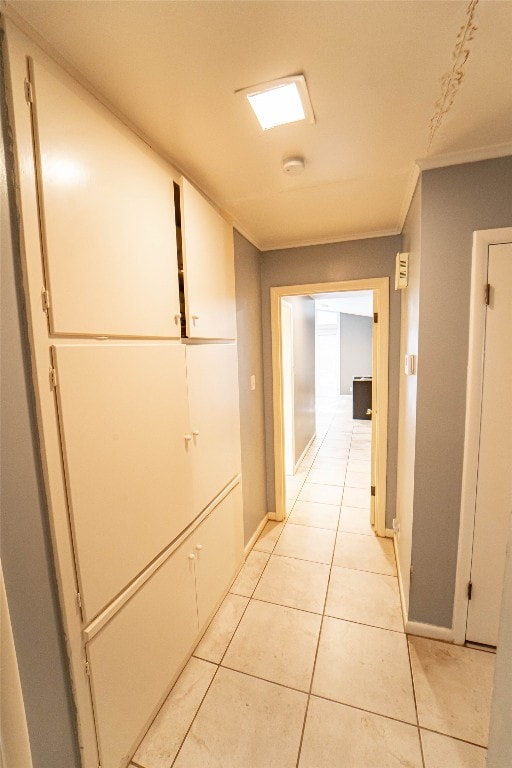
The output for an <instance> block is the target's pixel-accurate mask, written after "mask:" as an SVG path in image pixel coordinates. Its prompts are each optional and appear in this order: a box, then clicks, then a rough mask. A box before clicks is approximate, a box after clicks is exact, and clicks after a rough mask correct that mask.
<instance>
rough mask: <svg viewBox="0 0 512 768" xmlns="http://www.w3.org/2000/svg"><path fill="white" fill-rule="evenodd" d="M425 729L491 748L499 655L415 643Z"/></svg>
mask: <svg viewBox="0 0 512 768" xmlns="http://www.w3.org/2000/svg"><path fill="white" fill-rule="evenodd" d="M409 646H410V649H411V664H412V670H413V675H414V686H415V690H416V700H417V704H418V718H419V722H420V725H422V726H424V727H425V728H430V729H432V730H434V731H440V732H441V733H445V734H447V735H448V736H455V737H456V738H459V739H464V740H465V741H471V742H473V743H475V744H480V745H481V746H484V747H485V746H487V736H488V730H489V712H490V705H491V693H492V683H493V674H494V660H495V657H494V654H491V653H486V652H485V651H477V650H474V649H472V648H463V647H461V646H457V645H450V644H448V643H442V642H439V641H436V640H426V639H425V638H420V637H411V638H410V639H409Z"/></svg>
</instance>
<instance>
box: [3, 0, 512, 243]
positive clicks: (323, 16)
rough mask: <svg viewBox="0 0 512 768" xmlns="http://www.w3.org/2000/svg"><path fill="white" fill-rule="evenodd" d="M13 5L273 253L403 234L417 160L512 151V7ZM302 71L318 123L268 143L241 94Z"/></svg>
mask: <svg viewBox="0 0 512 768" xmlns="http://www.w3.org/2000/svg"><path fill="white" fill-rule="evenodd" d="M472 6H476V7H475V8H474V15H473V16H471V14H470V13H469V12H468V7H469V8H471V7H472ZM11 10H12V11H13V16H14V15H15V14H17V15H18V18H19V17H21V18H22V19H23V23H28V24H30V25H31V26H32V27H33V28H34V29H35V30H36V33H37V35H39V36H40V38H41V39H43V40H45V41H48V43H49V44H50V45H51V46H52V47H54V48H55V49H57V50H58V51H59V52H60V54H61V55H62V56H63V57H64V58H65V59H66V60H67V61H68V62H70V64H71V66H72V67H73V68H75V69H76V70H78V71H79V72H80V73H81V75H82V77H83V78H84V79H85V80H86V81H87V82H88V83H89V84H90V85H91V87H92V89H93V90H94V91H96V92H97V93H99V94H100V95H101V96H102V97H104V99H105V100H107V101H108V102H110V103H111V104H112V105H113V106H114V108H115V109H116V110H117V111H118V112H119V113H121V114H123V115H125V116H126V117H127V119H128V121H129V122H130V123H132V124H133V125H135V126H137V127H138V129H139V131H140V132H141V134H142V135H144V136H146V137H147V138H148V139H149V140H150V142H151V143H152V144H153V145H154V146H155V147H156V148H158V149H159V151H161V152H162V153H163V154H164V155H165V156H166V157H167V158H169V159H170V160H171V161H172V162H173V163H174V165H176V166H177V167H178V168H179V169H181V171H182V172H183V173H184V174H185V175H187V176H188V177H189V178H190V179H191V180H192V181H193V182H195V183H196V184H197V185H198V186H199V187H200V188H201V189H202V190H203V191H204V192H205V193H206V194H207V195H208V196H209V197H210V198H211V199H212V200H213V201H214V202H215V203H216V204H217V205H218V206H219V207H220V208H222V209H223V210H224V211H225V212H226V213H227V214H228V216H230V217H231V218H232V219H233V221H234V223H235V225H236V226H237V228H238V229H240V231H241V232H242V233H243V234H245V235H246V236H247V237H248V238H249V239H250V240H251V241H252V242H253V243H254V244H255V245H257V246H258V247H259V248H261V249H262V250H268V249H272V248H283V247H287V246H293V245H303V244H308V243H319V242H334V241H337V240H346V239H353V238H359V237H365V236H376V235H382V234H396V233H397V232H399V231H400V229H401V227H402V224H403V219H404V216H405V213H406V211H407V207H408V204H409V201H410V198H411V194H412V191H413V187H414V183H415V179H416V172H417V171H416V166H415V160H416V159H418V158H427V160H426V162H427V165H428V164H432V165H437V164H446V163H447V162H449V161H452V162H453V161H460V160H462V159H481V158H482V157H492V156H500V155H504V154H511V153H512V59H511V42H512V34H511V33H512V2H508V1H507V2H499V1H498V0H493V1H490V0H480V2H476V3H475V0H473V2H472V3H469V0H463V1H462V2H459V0H439V1H437V0H434V1H430V0H427V1H426V2H423V1H422V0H406V1H405V2H396V1H390V2H387V1H380V0H377V1H376V2H374V1H373V0H371V1H370V0H356V1H355V2H349V1H345V0H331V1H327V2H325V1H324V0H317V1H315V0H312V1H308V0H301V1H300V2H295V1H294V0H285V1H283V2H282V1H281V0H272V1H270V2H252V0H233V1H232V0H227V1H223V2H217V1H216V0H207V1H206V2H203V1H202V0H185V1H184V2H177V1H174V0H145V1H143V0H131V1H130V2H126V1H123V0H116V1H114V2H110V1H107V0H102V1H100V2H98V1H92V0H80V1H79V2H78V1H77V0H73V1H71V2H70V1H69V0H58V1H57V2H55V0H51V1H47V0H35V1H34V0H12V1H11V0H9V2H8V3H7V12H8V13H9V12H10V11H11ZM471 22H472V23H473V24H475V25H476V26H477V27H478V29H477V30H476V31H475V32H474V35H473V39H472V40H471V39H468V38H467V37H466V40H465V42H464V44H463V45H462V46H461V57H460V58H459V59H458V60H457V59H456V54H457V49H456V44H457V35H458V32H459V30H460V28H461V27H465V26H466V25H467V24H469V23H471ZM469 37H471V35H469ZM463 51H469V56H468V57H467V61H466V62H465V64H464V63H462V65H461V62H463V60H464V58H465V54H464V53H463ZM459 65H461V66H459ZM458 69H460V71H461V72H462V73H463V76H462V80H461V81H460V84H457V79H458V78H457V76H456V72H457V70H458ZM450 72H452V73H453V74H455V77H452V78H451V80H450V82H451V84H452V85H454V88H453V90H452V89H450V88H449V87H448V86H449V85H450V82H445V86H444V95H445V97H446V98H445V101H444V104H445V106H446V107H448V109H447V111H446V113H445V114H443V115H442V119H441V121H440V124H439V125H438V126H437V129H436V131H435V134H434V136H433V139H432V142H431V144H430V146H429V137H430V126H431V121H432V120H433V119H435V115H436V102H437V101H438V99H439V98H440V97H441V96H442V93H443V90H442V89H443V84H442V79H443V76H444V75H445V74H446V73H450ZM298 73H303V74H304V75H305V77H306V80H307V83H308V88H309V92H310V96H311V100H312V104H313V109H314V112H315V116H316V122H315V124H314V125H304V124H300V123H296V124H293V125H288V126H281V127H278V128H275V129H272V130H270V131H267V132H265V133H263V132H262V131H261V130H260V129H259V127H258V126H257V123H256V120H255V118H254V115H253V114H252V112H251V110H250V108H249V106H248V105H247V104H246V103H245V101H244V99H243V98H242V97H241V96H240V95H237V94H236V93H235V92H236V91H237V90H239V89H241V88H244V87H248V86H251V85H254V84H257V83H261V82H264V81H267V80H271V79H274V78H279V77H284V76H287V75H292V74H298ZM452 96H453V97H454V98H453V103H451V97H452ZM454 153H455V154H454ZM289 155H303V156H304V158H305V161H306V168H305V171H304V172H303V174H302V175H300V176H291V177H290V176H286V175H285V174H284V173H283V172H282V170H281V163H282V160H283V158H284V157H286V156H289ZM447 155H448V157H446V156H447Z"/></svg>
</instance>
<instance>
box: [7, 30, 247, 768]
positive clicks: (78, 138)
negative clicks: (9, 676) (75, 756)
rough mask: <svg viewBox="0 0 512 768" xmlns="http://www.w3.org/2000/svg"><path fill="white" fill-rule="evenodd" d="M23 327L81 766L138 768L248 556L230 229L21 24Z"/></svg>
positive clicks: (14, 52) (11, 50) (11, 45)
mask: <svg viewBox="0 0 512 768" xmlns="http://www.w3.org/2000/svg"><path fill="white" fill-rule="evenodd" d="M7 45H8V57H9V76H10V88H11V94H10V95H11V99H12V103H11V104H10V108H11V115H10V119H11V124H12V128H13V132H14V140H15V151H16V159H17V170H18V181H17V183H18V192H19V196H18V202H19V207H20V221H21V233H22V241H23V254H22V258H23V260H24V263H23V267H24V277H25V289H26V304H27V316H28V322H29V333H30V338H31V344H32V361H33V368H34V386H35V392H36V400H37V405H38V417H39V428H40V439H41V446H42V459H43V465H44V470H45V476H46V485H47V493H48V502H49V509H50V524H51V530H52V536H53V545H54V556H55V564H56V572H57V579H58V583H59V591H60V596H61V604H62V613H63V621H64V625H65V634H66V641H67V650H68V655H69V659H70V668H71V675H72V680H73V687H74V694H75V704H76V706H77V720H78V731H79V739H80V746H81V749H82V761H83V765H84V768H97V767H98V766H101V768H122V767H123V766H125V765H127V763H128V761H129V758H130V756H131V754H132V752H133V750H134V749H135V747H136V746H137V743H138V741H139V739H140V738H141V736H142V735H143V733H144V731H145V729H146V728H147V726H148V724H149V723H150V721H151V719H152V717H153V716H154V715H155V714H156V712H157V710H158V708H159V706H160V705H161V703H162V702H163V700H164V699H165V697H166V695H167V693H168V691H169V689H170V686H171V685H172V683H173V681H174V680H175V679H176V677H177V675H178V674H179V672H180V670H181V668H182V667H183V665H184V664H185V662H186V660H187V658H188V656H189V655H190V653H191V651H192V650H193V647H194V645H195V643H196V642H197V640H198V638H199V636H200V634H201V632H202V631H203V630H204V628H205V626H206V625H207V623H208V621H209V619H210V618H211V616H212V614H213V612H214V611H215V610H216V608H217V607H218V605H219V603H220V601H221V600H222V599H223V597H224V594H225V593H226V591H227V589H228V588H229V585H230V582H231V580H232V579H233V577H234V576H235V574H236V572H237V570H238V568H239V567H240V565H241V563H242V559H243V531H242V497H241V489H240V434H239V406H238V375H237V349H236V310H235V296H234V267H233V231H232V227H231V226H230V224H229V223H228V222H227V221H225V219H224V218H223V217H222V216H221V215H220V214H219V212H218V211H217V210H216V209H215V208H214V207H213V206H212V205H211V203H210V202H209V201H208V200H206V199H205V198H204V197H203V196H202V195H201V194H200V193H199V192H198V191H197V190H196V189H195V188H194V187H193V186H192V184H190V183H189V182H188V181H187V180H186V179H185V178H183V177H181V176H180V175H179V174H177V173H176V172H175V170H174V169H173V168H172V167H171V166H170V165H168V164H167V163H166V162H165V161H164V160H162V159H161V158H160V157H159V156H158V155H157V154H156V153H155V152H154V151H153V150H152V149H151V148H150V147H149V146H148V145H147V144H146V143H145V142H144V141H142V140H141V139H140V138H139V137H138V136H136V135H135V134H134V133H133V132H132V131H131V130H130V129H129V128H127V127H126V126H125V125H124V124H123V123H122V122H121V121H120V120H119V119H118V118H117V117H116V116H114V115H113V114H112V113H111V112H110V111H109V110H107V109H106V108H105V107H104V106H103V105H102V104H101V103H100V102H99V101H98V100H97V99H96V98H95V97H94V96H93V95H91V94H90V93H89V92H88V91H87V90H86V89H85V88H84V87H83V86H82V85H80V84H78V83H77V82H76V81H75V80H74V79H73V78H71V77H70V76H69V75H68V74H67V73H66V72H65V71H64V70H63V69H62V68H61V67H60V66H58V65H57V64H55V63H54V62H53V61H52V60H51V59H49V58H48V57H47V56H46V55H45V54H44V53H43V52H42V51H40V50H39V49H38V48H37V47H36V46H35V45H34V44H33V43H32V42H31V41H30V40H29V39H28V38H27V37H26V36H25V35H23V34H22V33H20V32H19V31H18V30H17V29H16V27H14V26H13V25H12V24H10V22H8V24H7Z"/></svg>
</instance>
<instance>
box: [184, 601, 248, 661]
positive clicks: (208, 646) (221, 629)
mask: <svg viewBox="0 0 512 768" xmlns="http://www.w3.org/2000/svg"><path fill="white" fill-rule="evenodd" d="M248 602H249V598H247V597H242V596H241V595H232V594H229V595H227V596H226V597H225V599H224V601H223V603H222V605H221V606H220V608H219V610H218V611H217V613H216V614H215V616H214V618H213V620H212V622H211V623H210V626H209V627H208V629H207V630H206V632H205V633H204V635H203V637H202V638H201V640H200V641H199V643H198V645H197V646H196V649H195V651H194V656H197V657H198V658H200V659H205V660H206V661H212V662H213V663H214V664H220V661H221V659H222V657H223V656H224V653H225V651H226V648H227V647H228V645H229V643H230V640H231V638H232V637H233V634H234V632H235V629H236V628H237V627H238V624H239V622H240V619H241V618H242V615H243V612H244V611H245V609H246V608H247V603H248Z"/></svg>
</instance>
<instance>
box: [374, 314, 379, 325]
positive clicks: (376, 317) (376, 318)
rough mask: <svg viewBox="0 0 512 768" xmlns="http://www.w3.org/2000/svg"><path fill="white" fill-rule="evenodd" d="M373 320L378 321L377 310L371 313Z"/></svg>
mask: <svg viewBox="0 0 512 768" xmlns="http://www.w3.org/2000/svg"><path fill="white" fill-rule="evenodd" d="M373 322H374V323H378V322H379V313H378V312H374V313H373Z"/></svg>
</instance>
